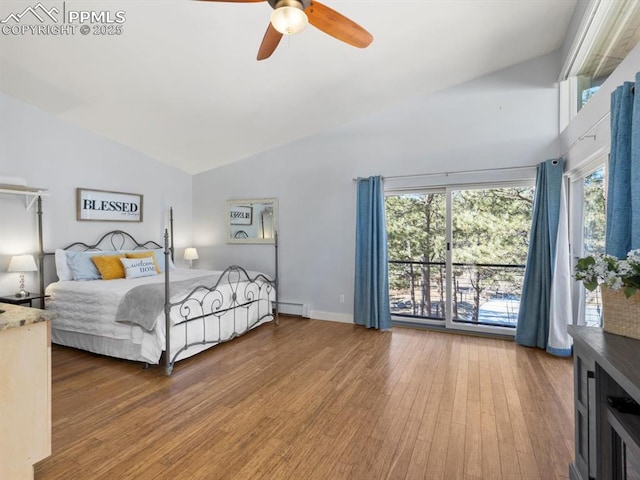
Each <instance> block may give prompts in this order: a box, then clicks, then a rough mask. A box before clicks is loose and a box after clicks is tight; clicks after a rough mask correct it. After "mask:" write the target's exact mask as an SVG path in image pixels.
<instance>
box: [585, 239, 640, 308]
mask: <svg viewBox="0 0 640 480" xmlns="http://www.w3.org/2000/svg"><path fill="white" fill-rule="evenodd" d="M575 277H576V280H582V282H583V283H584V286H585V288H586V289H587V290H590V291H593V290H595V289H596V288H597V287H598V285H605V286H607V287H609V288H611V289H612V290H620V289H623V292H624V295H625V297H627V298H629V297H630V296H632V295H634V294H635V293H636V292H637V291H638V290H639V289H640V249H637V250H631V251H630V252H629V253H628V254H627V258H625V259H623V260H619V259H617V258H616V257H614V256H613V255H602V254H595V255H590V256H588V257H584V258H580V259H579V260H578V263H577V265H576V275H575Z"/></svg>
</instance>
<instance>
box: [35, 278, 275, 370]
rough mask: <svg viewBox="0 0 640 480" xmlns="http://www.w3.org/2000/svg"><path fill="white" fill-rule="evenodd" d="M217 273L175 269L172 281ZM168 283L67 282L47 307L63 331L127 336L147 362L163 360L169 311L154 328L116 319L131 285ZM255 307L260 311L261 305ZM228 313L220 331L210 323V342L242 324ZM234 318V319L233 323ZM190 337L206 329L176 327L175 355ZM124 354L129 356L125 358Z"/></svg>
mask: <svg viewBox="0 0 640 480" xmlns="http://www.w3.org/2000/svg"><path fill="white" fill-rule="evenodd" d="M216 273H217V274H220V273H221V272H212V271H208V270H184V269H175V270H172V271H171V281H172V282H173V281H182V280H188V279H191V278H195V277H201V276H205V275H212V274H216ZM248 273H249V275H250V276H251V277H254V276H255V275H256V274H257V273H256V272H248ZM163 282H164V275H163V274H161V275H157V276H152V277H143V278H137V279H116V280H88V281H62V282H55V283H52V284H51V285H49V286H48V287H47V289H46V293H47V295H50V296H51V297H50V298H49V299H48V301H47V309H48V310H50V311H53V312H55V313H56V314H57V316H56V318H55V319H54V320H53V321H52V329H53V330H57V331H61V332H77V333H81V334H86V335H93V336H98V337H104V338H110V339H116V340H127V341H130V342H132V343H133V344H136V345H139V346H140V354H141V356H142V358H143V359H144V360H145V361H147V362H149V363H158V361H159V359H160V355H161V353H162V351H163V350H164V348H165V335H164V330H165V321H164V312H162V313H161V318H159V320H158V322H157V325H156V327H155V328H154V329H153V330H152V331H150V332H149V331H145V330H144V329H142V328H141V327H139V326H137V325H133V324H127V323H121V322H116V321H115V317H116V312H117V310H118V306H119V304H120V302H121V300H122V298H123V297H124V296H125V294H126V293H127V292H128V291H129V290H130V289H132V288H134V287H136V286H138V285H145V284H150V283H163ZM221 288H224V287H221ZM271 294H272V295H271V296H270V298H266V303H265V302H262V303H263V304H262V305H261V308H260V310H261V311H260V315H264V314H265V313H266V311H267V309H268V311H270V310H271V300H273V298H272V297H273V290H271ZM263 295H265V294H263ZM176 300H179V299H178V298H175V297H172V298H171V301H176ZM255 310H257V306H256V309H255ZM257 313H258V312H257V311H255V312H247V314H251V315H254V316H256V315H257ZM226 316H227V317H229V319H227V320H228V321H227V322H226V323H225V321H224V320H225V319H224V318H223V321H222V322H221V323H220V327H219V328H220V331H218V330H217V328H218V327H217V326H216V327H215V329H212V328H211V327H207V331H206V336H207V339H208V340H209V339H210V338H215V337H216V336H219V337H221V338H223V339H226V338H228V337H229V335H230V334H232V333H233V332H234V329H236V328H237V325H234V323H235V318H231V317H232V315H226ZM171 320H172V323H173V324H174V325H175V324H176V323H178V322H180V321H182V320H183V319H182V318H181V317H180V316H179V314H178V311H177V309H174V311H172V314H171ZM268 320H269V318H266V319H264V320H263V321H261V322H259V323H258V324H257V325H259V324H262V323H264V322H265V321H268ZM229 321H232V322H234V323H229ZM216 325H217V324H216ZM257 325H255V326H257ZM212 336H213V337H212ZM185 338H188V339H189V341H193V340H201V339H202V333H201V330H200V331H198V327H197V326H196V327H194V328H191V326H190V330H189V332H188V333H187V332H186V331H185V329H184V328H183V327H181V326H180V325H178V326H176V327H174V328H172V335H171V342H172V345H171V347H172V348H171V350H172V355H173V354H174V353H175V352H176V351H177V349H179V348H180V347H181V346H182V345H184V342H185ZM200 350H201V349H200ZM96 353H104V354H108V355H112V356H119V355H117V354H113V352H96ZM193 353H197V352H195V351H193V350H192V352H191V353H189V354H184V355H181V357H180V358H186V357H187V356H190V355H191V354H193ZM123 358H127V357H125V356H123Z"/></svg>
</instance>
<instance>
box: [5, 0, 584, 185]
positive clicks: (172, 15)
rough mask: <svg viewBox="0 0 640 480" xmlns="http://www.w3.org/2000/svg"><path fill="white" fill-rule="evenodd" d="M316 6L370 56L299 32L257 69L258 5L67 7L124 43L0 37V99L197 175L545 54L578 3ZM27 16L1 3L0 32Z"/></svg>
mask: <svg viewBox="0 0 640 480" xmlns="http://www.w3.org/2000/svg"><path fill="white" fill-rule="evenodd" d="M41 1H42V4H43V5H45V6H47V7H50V6H54V5H59V6H60V9H61V10H62V8H63V2H62V1H50V2H48V1H46V0H41ZM323 3H325V4H326V5H327V6H329V7H331V8H333V9H335V10H338V11H339V12H340V13H342V14H344V15H346V16H347V17H349V18H351V19H352V20H354V21H355V22H357V23H359V24H360V25H362V26H364V27H365V28H366V29H367V30H369V31H370V32H371V33H372V34H373V36H374V41H373V43H372V44H371V46H370V47H369V48H367V49H363V50H361V49H357V48H354V47H351V46H348V45H346V44H344V43H341V42H340V41H338V40H335V39H334V38H332V37H329V36H327V35H326V34H324V33H322V32H321V31H319V30H317V29H315V28H314V27H312V26H309V27H308V28H307V29H306V30H305V31H304V32H302V33H301V34H299V35H297V36H294V37H287V38H283V40H282V42H281V44H280V46H279V47H278V49H277V50H276V52H275V53H274V54H273V56H272V57H271V58H269V59H267V60H264V61H261V62H258V61H256V53H257V51H258V46H259V45H260V42H261V40H262V37H263V35H264V32H265V29H266V27H267V24H268V21H269V15H270V13H271V11H272V10H271V7H269V5H268V3H266V2H262V3H260V2H258V3H217V2H198V1H192V0H158V1H143V0H136V1H106V0H95V1H91V2H88V1H72V0H67V1H66V2H65V3H64V8H66V9H74V8H75V9H78V10H80V9H85V10H86V9H89V8H90V9H91V10H93V11H99V10H107V11H111V12H115V11H118V10H121V11H124V12H125V13H126V22H125V23H124V24H123V33H122V35H112V36H98V35H92V34H90V35H80V34H74V35H69V36H38V35H35V36H34V35H0V90H1V91H2V92H4V93H6V94H8V95H11V96H13V97H16V98H18V99H20V100H22V101H24V102H26V103H28V104H31V105H34V106H36V107H38V108H40V109H42V110H45V111H47V112H50V113H52V114H53V115H55V116H57V117H59V118H62V119H65V120H68V121H70V122H72V123H75V124H77V125H79V126H81V127H83V128H86V129H88V130H90V131H93V132H96V133H98V134H100V135H102V136H104V137H107V138H109V139H111V140H113V141H115V142H118V143H121V144H124V145H127V146H129V147H131V148H133V149H136V150H138V151H141V152H144V153H146V154H148V155H149V156H151V157H153V158H155V159H157V160H159V161H162V162H165V163H168V164H171V165H175V166H177V167H178V168H180V169H182V170H184V171H186V172H188V173H199V172H202V171H205V170H209V169H211V168H214V167H216V166H220V165H223V164H225V163H229V162H233V161H236V160H240V159H243V158H247V157H250V156H252V155H255V154H257V153H260V152H262V151H265V150H269V149H273V148H275V147H278V146H280V145H284V144H287V143H290V142H292V141H294V140H297V139H300V138H303V137H306V136H309V135H314V134H316V133H319V132H322V131H323V130H326V129H329V128H333V127H335V126H338V125H341V124H344V123H346V122H348V121H350V120H353V119H356V118H359V117H363V116H366V115H368V114H370V113H373V112H379V111H381V110H383V109H385V108H387V107H388V106H390V105H392V104H394V103H396V102H399V101H402V100H406V99H408V98H411V97H413V96H417V95H424V94H427V93H429V92H433V91H436V90H440V89H443V88H446V87H449V86H452V85H456V84H460V83H462V82H465V81H468V80H471V79H473V78H476V77H479V76H481V75H484V74H487V73H490V72H492V71H496V70H499V69H502V68H505V67H508V66H510V65H513V64H516V63H520V62H523V61H526V60H529V59H531V58H535V57H537V56H540V55H544V54H546V53H549V52H551V51H553V50H555V49H557V48H559V47H560V44H561V43H562V40H563V39H564V35H565V32H566V30H567V26H568V24H569V21H570V18H571V14H572V12H573V9H574V6H575V3H576V2H575V0H494V1H489V0H447V1H436V0H423V1H417V0H411V1H409V0H406V1H405V0H385V1H370V0H367V1H365V0H360V1H356V0H353V1H345V0H323ZM36 4H37V0H34V1H31V2H25V1H5V0H3V1H2V2H0V20H1V19H5V18H6V17H7V16H8V15H10V14H11V13H12V12H21V11H23V10H24V8H26V7H27V6H29V5H36ZM23 21H24V20H23Z"/></svg>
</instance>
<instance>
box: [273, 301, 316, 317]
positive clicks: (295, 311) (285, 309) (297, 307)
mask: <svg viewBox="0 0 640 480" xmlns="http://www.w3.org/2000/svg"><path fill="white" fill-rule="evenodd" d="M278 311H279V312H280V313H284V314H285V315H297V316H300V317H304V318H309V305H308V304H306V303H298V302H283V301H282V300H281V301H279V302H278Z"/></svg>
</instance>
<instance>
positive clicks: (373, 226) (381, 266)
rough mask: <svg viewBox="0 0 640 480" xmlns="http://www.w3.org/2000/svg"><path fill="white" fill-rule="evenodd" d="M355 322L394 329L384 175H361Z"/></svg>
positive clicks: (359, 184)
mask: <svg viewBox="0 0 640 480" xmlns="http://www.w3.org/2000/svg"><path fill="white" fill-rule="evenodd" d="M357 182H358V200H357V212H356V278H355V294H354V313H353V318H354V322H355V323H357V324H358V325H364V326H365V327H367V328H376V329H388V328H391V311H390V307H389V278H388V264H387V229H386V226H385V217H384V193H383V190H382V178H381V177H379V176H377V177H369V178H358V181H357Z"/></svg>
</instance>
